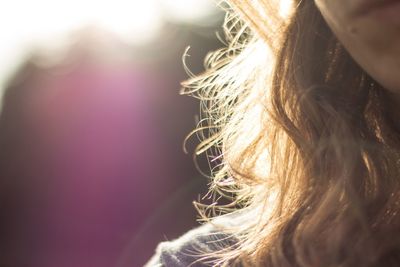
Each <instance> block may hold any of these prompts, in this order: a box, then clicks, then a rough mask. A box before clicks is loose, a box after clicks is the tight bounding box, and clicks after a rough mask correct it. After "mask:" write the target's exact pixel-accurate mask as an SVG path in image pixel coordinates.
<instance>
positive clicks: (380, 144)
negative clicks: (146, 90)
mask: <svg viewBox="0 0 400 267" xmlns="http://www.w3.org/2000/svg"><path fill="white" fill-rule="evenodd" d="M229 4H230V6H229V7H228V15H227V19H226V22H225V31H226V47H224V48H222V49H221V50H219V51H216V52H214V53H212V54H210V55H209V56H208V58H207V60H206V62H207V70H206V72H205V73H203V74H200V75H198V76H195V77H192V78H191V79H190V80H188V81H187V82H185V83H184V84H183V86H184V89H183V93H187V94H190V95H194V96H195V97H198V98H200V99H201V103H202V104H201V108H202V116H203V117H202V120H201V123H200V124H199V129H198V131H199V133H200V134H199V135H200V136H201V137H202V141H201V143H200V144H199V146H198V147H197V152H196V153H197V154H201V153H207V155H208V156H209V157H211V158H212V159H215V161H214V162H215V163H216V164H214V166H213V173H212V177H213V182H212V185H211V190H212V191H213V192H215V193H216V194H219V195H222V196H225V197H228V199H230V200H231V204H228V205H221V206H218V205H211V207H204V206H202V205H201V204H198V208H199V209H200V210H201V212H202V215H203V216H209V215H210V212H209V211H214V212H213V213H214V214H220V213H221V212H222V213H232V212H233V213H238V214H240V216H241V217H242V221H241V222H240V224H238V225H237V226H236V227H232V228H231V229H228V230H227V231H232V234H235V236H236V237H237V238H238V243H237V244H236V245H235V246H232V247H229V248H224V249H221V251H220V252H216V253H215V255H213V256H215V257H216V260H215V261H214V262H213V263H214V265H215V266H221V265H222V266H224V265H225V266H233V265H234V264H233V263H235V264H236V263H240V264H242V265H244V266H268V267H289V266H290V267H292V266H296V267H297V266H298V267H316V266H318V267H319V266H324V267H330V266H332V267H333V266H335V267H339V266H340V267H354V266H363V267H364V266H368V267H378V266H385V267H390V266H399V264H400V235H397V234H394V233H397V231H398V229H400V214H399V212H398V211H399V209H400V173H399V170H400V166H399V160H400V153H399V152H400V142H399V136H400V135H399V131H400V128H399V125H397V124H396V122H395V120H394V118H393V117H392V116H391V112H390V109H391V107H392V103H391V102H390V97H389V96H388V95H387V93H386V90H385V89H384V88H382V87H381V86H380V85H379V84H378V83H376V82H375V81H374V80H373V79H372V78H371V77H370V76H368V75H367V74H366V73H365V72H364V71H363V69H361V68H360V67H359V66H358V65H357V64H356V63H355V62H354V60H353V59H352V58H351V57H350V56H349V54H348V53H347V52H346V50H345V49H344V48H343V47H342V45H341V44H340V43H339V41H338V40H337V39H336V37H335V35H334V34H333V33H332V32H331V30H330V29H329V27H328V25H327V24H326V23H325V21H324V19H323V18H322V16H321V14H320V12H319V10H318V9H317V7H316V6H315V3H314V1H311V0H310V1H309V0H303V1H301V0H294V1H292V8H291V11H290V12H289V14H287V15H285V16H283V15H281V13H280V9H279V7H280V1H274V0H259V1H257V0H254V1H251V0H232V1H229ZM228 216H229V215H228ZM206 256H207V255H206ZM208 256H209V255H208Z"/></svg>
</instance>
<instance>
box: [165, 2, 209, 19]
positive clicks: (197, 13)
mask: <svg viewBox="0 0 400 267" xmlns="http://www.w3.org/2000/svg"><path fill="white" fill-rule="evenodd" d="M158 2H159V3H160V5H161V6H162V8H163V11H164V12H165V15H166V16H168V18H170V19H173V20H177V21H198V20H201V19H202V18H204V17H206V16H209V15H210V14H213V13H215V11H216V10H217V9H216V1H213V0H158Z"/></svg>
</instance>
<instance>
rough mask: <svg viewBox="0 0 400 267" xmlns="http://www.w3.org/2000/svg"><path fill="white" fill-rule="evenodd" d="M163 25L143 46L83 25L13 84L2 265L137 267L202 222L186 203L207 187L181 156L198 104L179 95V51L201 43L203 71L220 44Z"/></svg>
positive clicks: (0, 144) (31, 62) (6, 122)
mask: <svg viewBox="0 0 400 267" xmlns="http://www.w3.org/2000/svg"><path fill="white" fill-rule="evenodd" d="M166 30H168V31H169V33H170V34H169V35H168V36H167V37H166V38H165V39H161V40H159V43H157V44H154V45H153V46H149V47H146V48H133V47H131V46H129V45H127V44H124V43H122V42H120V41H118V39H117V38H116V37H114V36H113V35H112V34H109V33H105V32H101V31H98V30H85V31H82V32H79V33H78V34H77V35H76V36H75V38H74V40H76V42H75V43H74V45H72V46H71V47H69V48H68V49H67V50H66V52H65V55H63V56H62V57H60V55H57V56H54V55H51V54H49V55H47V54H46V50H42V51H41V53H36V54H33V55H32V57H31V58H30V59H28V60H27V61H26V63H25V64H24V65H23V66H21V68H20V69H19V71H18V72H17V73H16V74H15V76H14V77H13V78H12V79H11V80H10V82H9V83H8V88H7V90H6V93H5V95H4V99H3V107H2V113H1V116H0V165H1V166H0V173H1V175H0V177H1V179H0V183H1V186H0V190H1V192H0V209H1V212H2V214H3V218H4V219H3V220H2V225H1V227H0V233H1V236H2V237H3V238H2V242H0V245H1V247H0V266H38V267H39V266H40V267H54V266H58V267H71V266H74V267H80V266H81V267H89V266H96V267H102V266H104V267H106V266H107V267H110V266H116V265H118V266H141V265H142V264H143V263H144V262H145V260H146V259H148V258H149V257H150V255H151V254H152V253H153V250H154V248H155V246H156V244H157V243H158V242H159V241H161V240H163V239H165V238H174V237H176V236H178V235H180V234H181V233H182V232H184V231H186V230H187V229H188V228H190V227H192V226H193V225H195V212H194V210H193V208H192V205H191V201H192V200H194V199H196V198H197V194H198V193H199V192H201V191H204V190H205V188H206V180H203V179H202V178H201V179H200V178H199V174H198V172H197V171H196V170H195V169H194V165H193V162H192V159H191V156H190V155H189V156H188V155H184V154H183V151H182V142H183V140H184V137H185V135H186V134H187V133H188V132H189V131H190V130H191V129H192V128H194V126H195V120H194V115H195V114H196V113H197V103H196V102H195V101H193V100H189V99H186V100H184V99H183V98H181V97H179V96H178V90H179V81H181V80H183V79H184V78H185V74H184V73H183V68H182V67H181V65H182V64H181V54H182V53H183V51H184V48H185V47H186V46H187V45H188V44H195V45H194V46H195V47H194V48H193V50H194V51H196V52H197V53H198V55H194V56H193V57H192V59H191V60H190V62H197V65H196V64H195V65H194V66H192V68H193V69H194V70H195V71H196V70H198V71H199V70H201V63H202V58H203V57H204V54H205V51H208V50H211V49H213V48H215V47H216V46H217V41H216V38H215V37H213V38H210V36H206V35H203V34H198V33H196V32H195V31H193V32H192V31H183V32H182V29H181V28H180V26H179V25H173V24H171V25H167V26H166ZM210 32H212V30H211V31H210ZM182 33H183V34H182ZM174 34H175V35H174ZM177 37H179V38H177ZM196 46H198V47H196ZM55 59H57V60H55Z"/></svg>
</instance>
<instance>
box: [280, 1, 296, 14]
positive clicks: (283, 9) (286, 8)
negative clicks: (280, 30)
mask: <svg viewBox="0 0 400 267" xmlns="http://www.w3.org/2000/svg"><path fill="white" fill-rule="evenodd" d="M292 8H293V1H292V0H281V1H280V7H279V15H281V16H282V17H283V18H285V17H287V16H289V15H290V13H291V12H292Z"/></svg>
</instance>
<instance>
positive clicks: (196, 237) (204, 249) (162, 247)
mask: <svg viewBox="0 0 400 267" xmlns="http://www.w3.org/2000/svg"><path fill="white" fill-rule="evenodd" d="M235 241H236V239H235V238H234V237H232V236H231V235H228V234H225V233H224V232H223V231H221V230H220V229H217V227H215V226H214V225H212V224H210V223H208V224H204V225H202V226H200V227H197V228H195V229H193V230H190V231H188V232H187V233H185V234H184V235H183V236H181V237H180V238H178V239H176V240H173V241H168V242H162V243H160V244H159V245H158V247H157V249H156V253H155V255H154V256H153V257H152V258H151V260H150V261H149V262H148V263H147V264H146V265H145V267H161V266H162V267H172V266H173V267H183V266H185V267H186V266H193V267H201V266H210V265H209V264H207V261H209V260H210V258H208V259H204V256H205V255H207V254H210V253H213V252H216V251H219V250H221V249H223V248H226V247H228V246H232V245H234V244H235V243H236V242H235Z"/></svg>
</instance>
